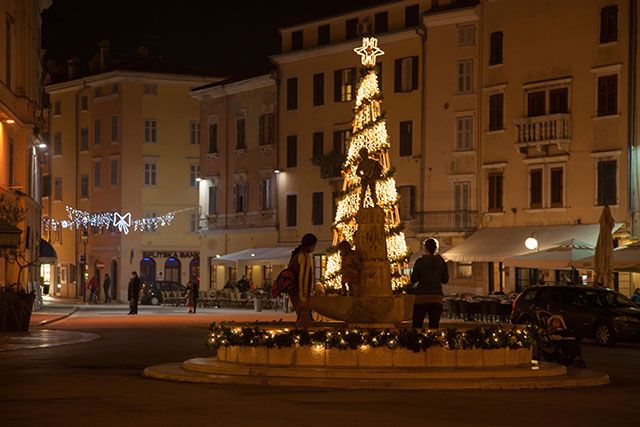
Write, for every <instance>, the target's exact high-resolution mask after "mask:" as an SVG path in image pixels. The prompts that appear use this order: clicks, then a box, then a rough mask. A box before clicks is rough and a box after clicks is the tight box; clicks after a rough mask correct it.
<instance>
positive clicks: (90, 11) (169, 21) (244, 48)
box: [42, 0, 386, 76]
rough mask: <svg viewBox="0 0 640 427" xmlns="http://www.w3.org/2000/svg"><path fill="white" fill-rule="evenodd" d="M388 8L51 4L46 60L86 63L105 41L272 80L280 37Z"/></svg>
mask: <svg viewBox="0 0 640 427" xmlns="http://www.w3.org/2000/svg"><path fill="white" fill-rule="evenodd" d="M384 2H386V0H319V1H315V2H314V1H302V0H273V1H222V0H206V1H205V0H200V1H196V0H181V1H177V2H175V3H168V2H159V1H157V0H154V1H150V0H135V1H132V0H109V1H88V0H53V5H52V6H51V7H50V8H49V9H47V10H45V11H44V12H43V27H42V44H43V48H44V49H46V56H45V60H55V61H56V62H57V63H58V64H66V60H68V59H69V58H71V57H74V56H76V57H78V58H79V60H80V62H81V63H87V62H88V61H89V60H90V59H91V57H92V56H93V55H94V54H96V53H97V52H98V50H99V48H98V43H99V42H100V41H101V40H103V39H105V38H106V39H108V40H109V41H110V42H111V53H112V54H113V55H120V56H124V57H127V56H131V55H134V54H135V52H136V49H137V47H138V46H140V45H145V46H148V47H149V49H150V52H151V53H152V54H156V55H162V56H163V57H164V58H165V59H167V60H171V61H174V62H177V63H181V64H183V65H186V66H191V67H194V68H197V69H200V70H203V71H207V72H211V73H216V74H223V75H228V76H242V75H251V74H256V73H262V72H266V71H268V70H269V69H271V68H272V65H271V63H270V60H269V55H272V54H274V53H278V52H279V50H280V35H279V34H278V31H277V29H278V28H279V27H283V26H289V25H294V24H298V23H302V22H305V21H309V20H313V19H318V18H322V17H325V16H330V15H334V14H338V13H343V12H346V11H351V10H356V9H359V8H363V7H367V6H371V5H376V4H380V3H384Z"/></svg>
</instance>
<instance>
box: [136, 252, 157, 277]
mask: <svg viewBox="0 0 640 427" xmlns="http://www.w3.org/2000/svg"><path fill="white" fill-rule="evenodd" d="M140 280H142V281H143V282H144V283H153V281H154V280H156V261H155V260H154V259H153V258H149V257H144V258H142V259H141V260H140Z"/></svg>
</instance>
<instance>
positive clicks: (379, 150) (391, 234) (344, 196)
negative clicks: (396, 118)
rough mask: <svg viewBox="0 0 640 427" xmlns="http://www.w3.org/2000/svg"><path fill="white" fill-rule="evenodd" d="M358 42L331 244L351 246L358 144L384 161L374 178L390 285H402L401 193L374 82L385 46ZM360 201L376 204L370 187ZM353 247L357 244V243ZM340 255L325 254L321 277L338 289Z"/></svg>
mask: <svg viewBox="0 0 640 427" xmlns="http://www.w3.org/2000/svg"><path fill="white" fill-rule="evenodd" d="M362 42H363V44H362V46H361V47H358V48H356V49H355V51H356V53H358V54H359V55H361V56H362V65H363V66H362V67H361V69H360V81H359V82H358V88H357V95H356V101H355V107H354V109H353V121H352V133H351V137H350V139H349V144H348V150H347V156H346V159H345V161H344V163H343V166H342V177H343V185H342V192H341V193H340V194H339V195H338V197H337V198H336V205H337V209H336V216H335V220H334V224H333V246H337V245H338V244H339V243H340V242H341V241H343V240H346V241H348V242H349V243H350V244H351V245H352V247H353V246H354V243H353V236H354V234H355V232H356V230H357V229H358V224H357V221H356V215H357V213H358V210H359V208H360V205H361V203H360V193H361V177H360V176H358V174H357V173H356V171H357V169H358V165H359V163H360V161H361V160H362V159H361V158H360V150H361V149H362V148H366V150H367V153H368V156H369V157H370V158H374V159H377V161H378V162H379V163H380V164H381V166H382V175H381V177H380V179H379V180H378V181H376V183H375V189H376V194H377V196H378V206H380V207H381V208H383V209H384V211H385V218H386V224H385V231H386V234H387V242H386V243H387V256H388V260H389V265H390V269H391V276H392V283H391V286H392V288H393V289H394V290H395V291H399V290H401V289H403V288H404V286H405V285H406V284H407V283H408V277H407V276H406V275H404V274H403V267H404V266H405V264H406V261H407V259H408V257H409V252H408V249H407V242H406V240H405V237H404V232H403V229H402V227H401V221H400V213H399V210H398V206H399V197H398V192H397V189H396V183H395V179H394V178H393V175H394V173H395V169H394V168H392V167H391V162H390V160H389V148H390V144H389V135H388V132H387V125H386V120H385V117H386V115H385V113H384V111H382V107H381V106H382V93H381V91H380V87H379V85H378V75H377V69H376V57H377V56H379V55H383V54H384V52H383V51H382V50H381V49H380V48H378V40H377V39H375V38H373V37H369V38H367V37H365V38H364V39H363V41H362ZM364 197H365V200H364V203H363V206H364V207H365V208H370V207H374V202H373V198H372V197H371V192H370V191H369V190H368V189H367V191H366V193H365V195H364ZM355 249H356V250H357V249H358V248H355ZM340 269H341V257H340V254H339V253H338V252H337V251H331V252H329V253H328V254H327V267H326V270H325V274H324V277H323V284H324V287H325V290H326V291H332V290H334V291H335V290H338V289H341V274H340Z"/></svg>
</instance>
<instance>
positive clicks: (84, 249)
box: [80, 227, 89, 302]
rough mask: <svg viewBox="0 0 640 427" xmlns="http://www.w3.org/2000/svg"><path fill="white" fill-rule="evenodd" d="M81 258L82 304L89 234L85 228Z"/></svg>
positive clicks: (82, 236) (83, 230) (83, 300)
mask: <svg viewBox="0 0 640 427" xmlns="http://www.w3.org/2000/svg"><path fill="white" fill-rule="evenodd" d="M81 238H82V257H81V258H80V293H81V294H82V302H85V295H86V293H85V282H84V271H85V268H86V266H87V242H88V241H89V233H87V228H86V227H85V228H83V229H82V235H81Z"/></svg>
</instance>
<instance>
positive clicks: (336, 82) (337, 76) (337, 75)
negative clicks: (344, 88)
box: [333, 70, 342, 102]
mask: <svg viewBox="0 0 640 427" xmlns="http://www.w3.org/2000/svg"><path fill="white" fill-rule="evenodd" d="M341 77H342V70H336V71H334V72H333V101H334V102H340V101H341V100H342V96H341V95H342V94H341Z"/></svg>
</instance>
